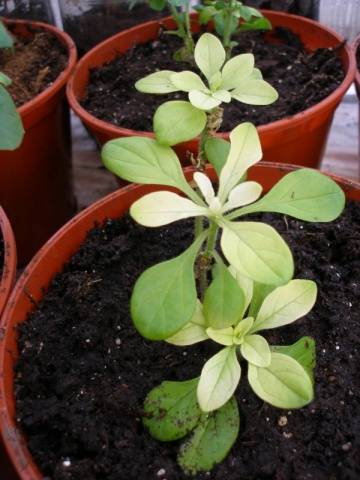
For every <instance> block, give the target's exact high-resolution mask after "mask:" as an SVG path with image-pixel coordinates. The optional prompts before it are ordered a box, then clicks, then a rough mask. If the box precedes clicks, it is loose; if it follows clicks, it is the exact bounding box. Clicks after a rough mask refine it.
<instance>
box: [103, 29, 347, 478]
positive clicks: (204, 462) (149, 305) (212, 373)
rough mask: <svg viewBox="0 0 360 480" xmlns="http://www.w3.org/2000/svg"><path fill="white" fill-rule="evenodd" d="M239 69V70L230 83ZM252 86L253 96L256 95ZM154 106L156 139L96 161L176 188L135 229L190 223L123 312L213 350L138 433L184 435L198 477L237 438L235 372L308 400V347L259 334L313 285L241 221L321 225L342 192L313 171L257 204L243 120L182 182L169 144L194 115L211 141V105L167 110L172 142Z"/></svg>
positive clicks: (111, 148) (186, 455)
mask: <svg viewBox="0 0 360 480" xmlns="http://www.w3.org/2000/svg"><path fill="white" fill-rule="evenodd" d="M202 39H203V40H202ZM204 39H205V41H206V42H207V41H208V39H209V37H208V36H205V35H204V36H203V37H201V38H200V40H199V42H198V45H197V46H196V48H199V51H198V52H197V53H196V52H195V53H196V56H195V58H197V63H198V64H199V62H198V60H199V58H200V57H201V58H202V61H201V62H202V63H201V62H200V63H201V71H202V72H203V73H204V74H205V72H209V71H212V69H214V70H215V67H214V65H216V71H214V73H213V72H212V75H217V77H218V83H219V85H221V81H222V79H223V77H222V75H223V72H224V69H223V70H222V71H220V69H221V67H222V64H223V62H224V61H225V57H224V59H223V61H222V62H220V61H219V56H218V51H217V50H216V49H213V48H211V49H208V48H207V49H205V51H206V52H208V54H207V55H200V54H201V53H202V52H201V49H202V46H203V45H207V43H205V41H204ZM203 41H204V43H203ZM199 45H200V46H199ZM235 58H236V57H235ZM199 66H200V65H199ZM224 68H225V67H224ZM185 73H186V72H185ZM240 74H241V68H240V66H239V71H238V69H237V68H234V72H233V75H232V78H236V77H237V75H240ZM161 75H162V72H160V73H159V78H160V76H161ZM251 75H253V71H252V72H250V73H249V74H248V76H250V77H251ZM205 77H206V78H208V76H207V75H206V74H205ZM225 77H226V76H225ZM153 78H154V77H153ZM173 78H174V77H173V74H170V75H169V76H168V77H167V80H166V82H167V83H166V82H165V83H166V84H167V85H169V84H170V83H169V81H170V82H171V84H173ZM193 78H194V77H193ZM211 78H212V76H211ZM251 78H252V79H254V76H253V77H251ZM255 78H258V77H257V76H255ZM199 79H200V77H199ZM181 80H184V82H183V84H182V83H181ZM200 80H201V79H200ZM187 81H188V75H187V74H186V75H184V72H181V73H179V74H178V75H177V76H176V77H175V81H174V84H175V83H176V85H177V88H178V89H179V90H183V91H184V90H185V91H186V88H187V87H186V85H187ZM196 81H197V82H198V80H196ZM254 81H256V80H254ZM261 85H262V86H264V85H263V84H259V86H260V88H259V92H258V94H259V96H261V92H262V87H261ZM202 88H203V87H202ZM206 88H207V87H206ZM218 88H220V87H218ZM266 88H267V87H266ZM224 90H225V89H224ZM254 90H256V89H254ZM254 90H251V96H256V92H254ZM225 91H228V90H225ZM190 92H191V90H190ZM213 92H214V90H211V87H210V93H209V92H206V94H207V95H208V96H209V97H210V98H211V99H212V98H214V97H213ZM230 92H231V89H230ZM230 95H231V93H230ZM243 95H244V96H246V91H245V90H244V92H243ZM249 95H250V93H249ZM189 97H190V101H191V97H192V96H190V95H189ZM275 98H276V96H275V97H274V99H275ZM215 99H216V96H215ZM170 103H171V102H170ZM184 103H188V102H184ZM165 105H166V104H165ZM189 105H191V107H194V105H193V104H192V103H189ZM163 107H164V106H160V107H159V109H158V111H157V112H156V113H155V117H154V125H155V136H156V138H155V139H154V140H153V139H149V138H143V137H132V138H121V139H117V140H112V141H110V142H108V143H107V144H106V145H105V146H104V148H103V151H102V157H103V161H104V163H105V165H106V166H107V167H108V168H109V169H110V170H111V171H112V172H114V173H116V174H117V175H119V176H120V177H121V178H124V179H126V180H128V181H132V182H136V183H142V184H157V185H164V186H167V187H170V188H171V189H174V188H176V189H177V191H179V192H180V193H177V192H174V191H173V190H171V191H168V190H164V191H157V192H153V193H149V194H147V195H145V196H143V197H142V198H140V199H139V200H137V201H136V202H135V203H133V205H132V207H131V209H130V215H131V216H132V217H133V219H134V220H135V221H136V222H138V223H139V224H141V225H144V226H146V227H152V228H155V227H158V226H162V225H167V224H169V223H172V222H176V221H178V220H181V219H185V218H191V217H194V218H195V226H194V239H193V243H192V244H191V245H190V247H188V248H187V249H186V250H185V251H184V252H183V253H182V254H180V255H179V256H177V257H176V258H173V259H171V260H168V261H165V262H162V263H160V264H158V265H155V266H152V267H150V268H149V269H148V270H146V271H145V272H143V273H142V275H141V276H140V277H139V279H138V280H137V282H136V284H135V286H134V289H133V292H132V298H131V314H132V318H133V321H134V324H135V327H136V328H137V330H138V331H139V333H140V334H141V335H143V336H144V337H145V338H147V339H149V340H153V341H166V342H169V343H171V344H174V345H177V346H179V348H181V347H183V346H187V345H193V344H196V343H198V342H202V341H209V342H210V341H211V342H214V345H217V346H218V351H217V352H216V353H215V355H213V356H212V357H211V358H209V359H208V360H207V361H206V362H205V364H204V366H203V368H202V370H201V371H199V376H198V377H196V378H193V379H184V381H181V382H179V381H176V382H175V381H164V382H163V383H161V384H160V385H159V386H155V388H154V389H153V390H152V391H151V392H149V394H148V396H147V398H146V399H145V402H144V413H143V423H144V425H145V427H146V428H148V430H149V432H150V434H151V435H152V436H153V437H155V438H156V439H158V440H159V441H163V442H168V441H174V440H179V439H183V443H182V444H181V445H180V448H179V454H178V463H179V465H180V467H181V468H182V469H183V471H184V472H185V473H186V474H191V475H196V474H198V473H199V472H202V471H209V470H211V469H212V468H213V467H214V465H215V464H217V463H219V462H221V461H222V460H223V459H224V458H225V457H226V455H227V453H228V452H229V451H230V449H231V447H232V445H233V444H234V442H235V441H236V439H237V437H238V434H239V431H240V432H241V420H240V414H239V408H238V405H237V402H236V399H235V397H234V392H235V390H236V389H237V388H241V383H242V381H243V380H241V377H243V376H245V375H247V379H248V382H249V384H250V386H251V388H252V389H253V391H254V392H255V394H256V395H258V396H259V397H260V398H261V399H262V400H263V401H265V402H267V403H269V404H271V405H273V406H274V407H278V408H287V409H294V408H301V407H303V406H305V405H307V404H308V403H310V402H311V401H312V399H313V396H314V385H313V368H314V365H315V341H314V340H313V339H312V338H310V337H303V338H300V339H298V340H297V341H296V342H295V343H294V344H292V345H289V346H288V345H281V346H280V345H270V344H269V341H268V339H267V338H266V336H267V335H266V332H267V330H271V329H273V328H278V327H281V326H284V325H287V324H290V323H292V322H295V321H296V320H298V319H299V318H301V317H303V316H304V315H306V314H307V313H308V312H309V311H310V310H311V308H312V307H313V305H314V303H315V301H316V295H317V287H316V284H315V283H314V282H313V281H311V280H307V279H293V275H294V262H293V257H292V253H291V251H290V249H289V247H288V246H287V244H286V243H285V241H284V240H283V239H282V238H281V236H280V235H279V234H278V233H277V231H276V230H275V229H274V228H273V227H271V226H269V225H267V224H266V223H263V222H259V221H253V220H252V219H251V218H249V219H248V218H246V219H245V220H244V219H243V217H244V215H248V214H251V213H258V212H277V213H280V214H286V215H290V216H293V217H295V218H298V219H301V220H305V221H310V222H329V221H332V220H334V219H335V218H336V217H337V216H338V215H339V214H340V213H341V212H342V210H343V207H344V203H345V197H344V193H343V192H342V190H341V189H340V188H339V187H338V186H337V184H336V183H334V182H333V181H332V180H331V179H329V178H328V177H325V176H323V175H322V174H320V173H319V172H318V171H315V170H311V169H301V170H297V171H294V172H292V173H290V174H288V175H286V176H285V177H283V178H282V179H281V180H280V181H279V182H278V183H277V184H276V185H275V186H274V187H273V188H272V189H271V190H270V191H269V192H268V193H267V194H266V195H264V196H263V197H261V192H262V186H261V185H260V184H259V183H257V182H253V181H247V180H246V173H247V170H248V169H249V168H250V167H251V166H252V165H254V164H256V163H257V162H259V161H260V159H261V156H262V151H261V145H260V141H259V137H258V134H257V131H256V128H255V127H254V126H253V125H252V124H250V123H242V124H240V125H238V126H237V127H236V128H235V129H233V131H232V132H231V134H230V142H229V143H226V142H225V143H224V144H223V143H221V146H220V147H219V145H220V144H219V145H216V148H215V147H214V148H213V149H212V148H208V150H210V151H211V155H209V156H208V157H206V153H205V156H203V155H202V154H200V153H199V156H200V160H201V161H199V162H197V166H198V167H199V168H198V169H197V170H196V171H195V173H194V175H193V183H192V185H190V184H188V183H187V181H186V179H185V177H184V174H183V172H182V169H181V165H180V162H179V160H178V158H177V156H176V154H175V152H174V151H173V150H172V148H171V147H170V145H175V144H176V143H177V142H181V141H183V138H182V133H183V130H184V128H186V127H187V126H189V125H190V126H191V127H189V128H193V124H194V123H195V124H196V120H195V121H194V118H196V117H197V116H198V115H199V113H198V111H203V112H204V115H205V117H204V118H203V121H202V123H201V125H202V129H200V126H198V129H196V128H195V129H193V134H200V135H205V136H206V138H205V144H206V143H207V142H211V143H213V141H214V140H216V139H214V138H213V137H211V135H209V134H208V133H209V132H208V131H207V129H208V121H209V118H211V116H212V114H213V110H214V109H216V108H218V107H219V105H216V106H212V107H211V108H210V109H207V110H206V109H205V110H202V109H201V108H198V107H194V108H193V109H192V112H193V114H190V111H189V112H187V114H184V115H183V117H182V116H181V114H180V113H179V112H176V122H174V121H171V118H170V117H171V114H170V113H168V116H167V119H168V124H169V125H171V128H170V130H169V135H170V137H171V141H170V142H169V138H168V136H167V135H164V130H163V129H160V130H159V129H158V128H156V126H157V125H158V124H157V120H156V119H157V118H158V117H159V115H160V114H161V112H162V111H163ZM159 112H160V113H159ZM220 121H221V120H219V122H220ZM176 125H181V128H180V127H179V128H175V127H176ZM173 126H174V128H173ZM199 130H200V131H199ZM204 132H205V133H204ZM218 147H219V148H218ZM204 151H206V148H204ZM216 152H217V153H216ZM214 158H217V161H214V162H213V163H214V164H215V166H216V172H217V175H218V181H217V185H216V186H215V185H213V183H212V182H211V179H210V177H209V176H208V175H207V174H206V173H204V170H205V171H206V166H205V163H204V162H205V161H206V159H209V160H211V159H214ZM242 372H243V373H242ZM239 475H241V472H239Z"/></svg>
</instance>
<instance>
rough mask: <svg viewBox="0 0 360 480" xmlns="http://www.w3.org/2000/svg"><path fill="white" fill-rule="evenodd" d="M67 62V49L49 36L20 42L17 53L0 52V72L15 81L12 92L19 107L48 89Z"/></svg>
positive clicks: (20, 40)
mask: <svg viewBox="0 0 360 480" xmlns="http://www.w3.org/2000/svg"><path fill="white" fill-rule="evenodd" d="M67 62H68V56H67V52H66V49H65V47H64V46H63V45H62V44H61V43H60V42H59V41H58V39H57V38H56V37H55V36H54V35H51V34H49V33H47V32H37V33H35V34H34V36H33V37H32V38H30V39H23V38H16V43H15V53H13V52H11V51H10V50H4V49H2V50H0V71H2V72H3V73H5V74H6V75H7V76H8V77H10V78H11V80H12V84H11V85H10V86H9V87H8V91H9V92H10V94H11V95H12V97H13V99H14V102H15V104H16V106H17V107H20V106H21V105H23V104H24V103H26V102H28V101H29V100H31V99H32V98H34V97H36V95H38V94H39V93H41V92H42V91H43V90H45V89H46V88H48V87H49V86H50V85H51V84H52V83H53V82H54V81H55V80H56V78H57V77H58V76H59V75H60V73H61V72H62V71H63V70H64V69H65V68H66V65H67Z"/></svg>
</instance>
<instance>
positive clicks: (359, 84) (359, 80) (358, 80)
mask: <svg viewBox="0 0 360 480" xmlns="http://www.w3.org/2000/svg"><path fill="white" fill-rule="evenodd" d="M359 45H360V35H359V36H358V37H357V38H356V39H355V41H354V43H353V55H354V62H355V70H356V71H355V87H356V93H357V96H358V98H359V100H360V72H359V68H358V66H357V58H356V53H357V50H358V48H359Z"/></svg>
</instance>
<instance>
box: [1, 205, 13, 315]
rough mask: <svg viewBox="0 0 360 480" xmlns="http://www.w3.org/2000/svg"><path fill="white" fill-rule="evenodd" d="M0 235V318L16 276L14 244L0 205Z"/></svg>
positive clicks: (8, 224)
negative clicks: (0, 260)
mask: <svg viewBox="0 0 360 480" xmlns="http://www.w3.org/2000/svg"><path fill="white" fill-rule="evenodd" d="M0 236H1V237H2V240H3V243H4V261H3V265H2V266H1V265H0V318H1V314H2V312H3V310H4V307H5V304H6V301H7V299H8V297H9V295H10V293H11V290H12V287H13V285H14V283H15V278H16V244H15V237H14V234H13V231H12V228H11V225H10V222H9V220H8V218H7V216H6V214H5V212H4V210H3V209H2V208H1V207H0Z"/></svg>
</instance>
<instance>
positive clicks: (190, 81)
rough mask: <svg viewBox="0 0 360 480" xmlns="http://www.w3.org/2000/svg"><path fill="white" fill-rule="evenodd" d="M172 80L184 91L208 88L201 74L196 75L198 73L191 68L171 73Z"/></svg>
mask: <svg viewBox="0 0 360 480" xmlns="http://www.w3.org/2000/svg"><path fill="white" fill-rule="evenodd" d="M171 82H172V83H173V84H174V85H175V86H176V87H177V88H178V89H179V90H181V91H183V92H190V90H207V87H206V85H205V83H204V82H203V81H202V80H201V78H200V77H199V75H196V73H194V72H191V71H190V70H184V71H183V72H177V73H173V74H172V75H171Z"/></svg>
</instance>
